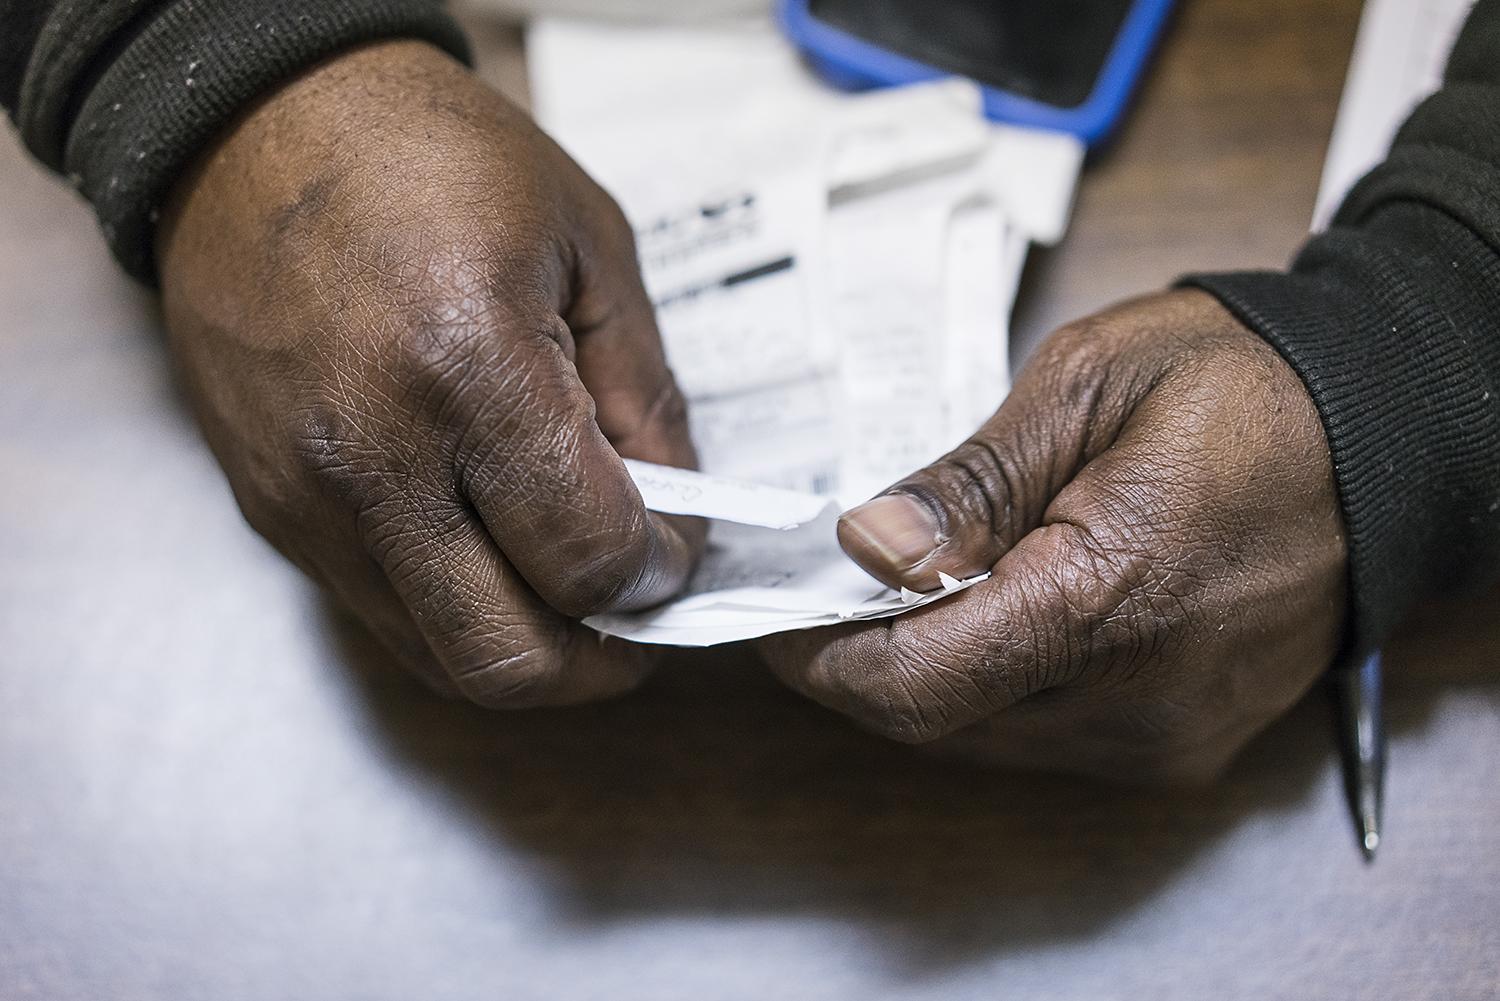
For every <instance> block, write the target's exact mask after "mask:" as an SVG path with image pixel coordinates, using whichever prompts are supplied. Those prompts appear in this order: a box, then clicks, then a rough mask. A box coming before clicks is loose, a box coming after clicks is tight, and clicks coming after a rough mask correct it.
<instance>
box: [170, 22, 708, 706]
mask: <svg viewBox="0 0 1500 1001" xmlns="http://www.w3.org/2000/svg"><path fill="white" fill-rule="evenodd" d="M157 250H158V258H159V263H160V272H161V278H162V302H163V306H164V309H165V313H166V318H167V325H168V329H169V331H170V336H171V343H172V347H173V351H174V354H175V357H176V359H177V362H178V365H179V367H180V369H181V373H182V377H183V379H184V382H185V384H186V386H187V390H188V395H189V397H190V399H191V402H192V405H193V408H194V410H195V412H196V414H197V416H198V419H199V422H200V423H201V425H202V427H203V430H204V432H205V434H206V436H207V438H208V441H209V444H210V445H211V447H212V448H213V450H214V453H215V454H216V455H217V456H218V458H219V461H220V462H221V464H222V465H223V467H224V469H225V471H226V473H227V474H228V477H229V481H230V483H231V485H232V486H233V488H234V492H235V496H236V498H237V499H238V501H239V503H240V507H241V509H242V510H243V511H244V513H245V516H246V517H247V518H248V519H249V521H250V523H251V524H252V525H253V526H254V527H255V528H256V529H257V530H259V531H260V532H261V534H263V535H264V536H265V537H266V538H267V539H269V540H270V541H271V542H272V543H273V544H274V545H275V546H276V547H277V548H278V549H279V550H281V552H283V553H284V554H286V555H287V556H288V557H290V558H291V559H292V560H293V561H294V562H296V563H297V564H298V565H299V566H300V567H302V568H303V569H304V570H305V571H307V572H308V573H309V574H310V575H311V576H313V577H314V578H315V579H317V580H319V581H321V582H322V583H324V584H325V585H327V586H328V587H329V588H330V589H331V590H332V591H333V592H334V593H335V594H337V595H338V596H339V597H340V598H341V599H342V600H343V601H344V602H345V603H346V604H347V605H348V606H349V607H350V608H351V609H353V610H354V611H355V612H356V613H358V614H359V615H360V616H361V617H362V618H363V619H364V621H365V622H366V623H367V624H368V625H369V626H370V627H371V628H372V629H373V631H374V632H375V633H376V634H377V635H378V636H379V637H380V638H381V639H382V640H383V641H384V642H385V644H386V645H387V646H388V647H390V649H391V650H392V651H393V652H395V653H396V654H397V655H398V656H399V657H400V659H401V660H403V661H404V662H405V663H406V664H407V665H408V666H409V667H410V668H411V669H412V670H414V671H416V672H417V673H418V674H419V675H420V676H422V677H423V678H424V679H426V680H427V681H428V682H429V683H431V684H432V685H434V686H435V687H437V688H439V689H440V690H443V691H446V692H450V693H462V694H463V695H466V696H468V697H469V698H472V699H474V700H475V701H477V702H480V703H482V704H485V705H491V706H527V705H537V704H555V703H565V702H574V701H579V700H583V699H588V698H594V697H600V696H606V695H610V694H613V693H616V692H619V691H623V690H625V689H627V688H629V687H631V686H632V685H634V684H635V683H636V682H638V681H639V680H640V679H641V678H642V677H643V676H644V674H645V673H646V672H647V671H648V670H649V667H650V664H649V660H650V653H649V651H647V650H645V649H642V648H639V647H632V646H630V645H628V644H625V643H622V642H619V641H614V640H611V641H608V642H600V640H599V638H598V637H597V636H596V635H595V634H594V633H593V632H592V631H590V630H588V629H586V628H584V627H582V626H581V625H579V624H578V623H577V622H576V619H577V618H578V617H581V616H583V615H586V614H589V613H592V612H596V611H603V610H618V609H630V608H640V607H645V606H648V605H651V604H654V603H656V602H658V601H661V600H662V599H664V598H666V597H668V596H669V595H670V594H672V593H673V592H674V591H676V590H677V589H678V588H679V587H680V586H681V584H682V582H683V581H684V580H685V579H686V576H687V574H688V573H689V572H690V571H691V568H692V565H693V563H694V561H695V559H696V557H697V553H698V551H699V549H700V548H701V544H702V536H703V529H702V525H701V523H698V522H695V521H692V520H689V519H673V518H666V517H660V516H656V515H648V513H647V512H646V511H645V510H644V508H643V506H642V504H641V500H640V496H639V494H638V493H637V492H636V490H635V488H634V486H633V485H632V484H631V482H630V479H629V477H628V475H627V473H626V471H625V468H624V466H623V464H622V463H621V461H620V458H619V456H620V455H626V456H631V457H635V458H640V459H645V460H648V461H652V462H660V463H667V464H671V465H679V466H689V467H691V466H693V465H694V456H693V450H692V446H691V444H690V442H689V440H688V435H687V424H686V411H685V407H684V404H683V400H682V397H681V395H680V394H679V393H678V391H677V388H676V386H675V384H674V383H673V381H672V377H671V375H670V373H669V372H668V370H667V367H666V363H665V360H664V358H663V355H662V349H661V345H660V342H659V339H658V336H657V331H656V327H655V321H654V319H653V316H652V311H651V306H650V303H649V302H648V301H647V298H646V295H645V292H644V290H643V289H642V287H641V283H640V277H639V271H638V268H637V264H636V260H635V249H634V241H633V238H632V235H631V232H630V229H629V228H628V226H627V224H626V222H625V220H624V218H623V216H622V215H621V214H620V212H619V209H618V208H617V207H616V206H615V204H614V203H613V201H611V199H610V198H609V197H608V195H606V194H605V193H604V192H603V191H602V190H600V189H599V188H598V187H597V186H596V185H595V184H594V183H593V182H592V181H590V180H589V179H588V178H587V177H586V176H585V175H584V174H583V172H582V171H581V170H580V169H579V168H578V167H577V166H576V165H575V164H573V162H572V161H571V160H569V159H568V157H567V156H566V155H564V154H563V153H562V151H561V150H559V149H558V148H557V147H556V146H555V145H553V144H552V142H551V141H550V140H548V139H547V138H546V137H545V136H543V135H542V133H541V132H540V131H538V130H537V129H536V127H535V126H534V125H533V124H532V123H531V121H530V120H529V119H528V118H527V117H526V116H525V115H524V114H523V113H522V112H520V111H519V110H517V109H516V108H515V107H513V106H512V105H510V104H509V103H508V102H506V101H505V100H504V99H503V98H502V97H500V96H499V95H498V94H496V93H494V92H493V91H491V90H490V89H488V88H487V87H485V86H484V85H482V84H481V83H480V82H479V81H478V80H476V79H475V78H474V77H473V76H472V75H471V74H470V73H468V72H467V71H466V70H465V69H464V68H463V67H461V66H459V65H458V64H457V63H455V62H454V61H453V60H451V59H450V58H449V57H448V56H446V55H444V54H443V53H441V52H440V51H438V50H437V49H435V48H433V47H431V46H428V45H426V44H424V43H421V42H414V41H396V42H385V43H379V44H373V45H369V46H364V47H361V48H358V49H355V50H352V51H350V52H347V53H345V54H343V55H341V56H339V57H336V58H334V59H331V60H329V61H327V62H325V63H323V64H321V65H319V66H317V67H315V68H313V69H311V70H309V71H308V72H306V73H304V74H302V75H301V76H300V77H298V78H297V79H295V80H293V81H292V82H290V83H288V84H287V85H285V86H283V87H282V88H280V89H279V90H278V91H276V92H275V93H274V94H272V95H271V96H270V97H268V98H267V99H265V100H263V101H262V102H260V103H259V104H258V105H257V106H255V107H254V108H253V109H251V110H250V111H248V112H247V113H246V114H244V115H242V116H241V117H240V118H239V119H238V120H236V122H234V123H233V124H232V125H231V126H230V127H229V128H228V129H227V131H226V132H225V134H224V135H222V136H221V137H220V138H219V139H218V140H217V141H216V143H215V144H214V145H213V147H212V148H211V149H210V150H208V151H207V152H206V153H205V155H204V156H203V157H202V158H201V159H200V161H199V163H198V164H197V165H196V167H195V168H194V169H193V171H192V172H191V173H190V174H189V175H187V176H186V177H185V178H184V179H182V180H181V181H179V183H178V185H177V188H176V189H175V191H174V195H173V199H172V201H171V202H170V204H169V205H168V207H167V210H166V212H165V213H164V216H163V219H162V226H161V230H160V234H159V237H158V245H157ZM617 453H618V454H617Z"/></svg>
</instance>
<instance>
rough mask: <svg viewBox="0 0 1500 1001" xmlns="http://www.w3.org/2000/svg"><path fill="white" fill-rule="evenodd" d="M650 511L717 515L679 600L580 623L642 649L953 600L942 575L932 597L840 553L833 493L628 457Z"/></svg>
mask: <svg viewBox="0 0 1500 1001" xmlns="http://www.w3.org/2000/svg"><path fill="white" fill-rule="evenodd" d="M626 468H627V469H629V471H630V475H631V478H632V479H633V480H634V481H635V483H636V486H637V487H638V488H639V489H640V491H641V497H642V498H643V499H644V500H645V501H646V506H647V507H648V508H650V509H651V510H654V511H664V512H666V513H668V514H691V515H696V516H698V517H704V518H710V519H717V520H714V521H713V522H712V524H711V527H710V531H709V541H708V548H707V551H706V552H705V554H704V557H703V562H702V563H701V564H700V565H699V567H698V570H697V572H696V573H695V574H694V575H693V579H692V580H691V582H690V583H689V584H688V587H687V589H686V590H685V591H684V593H683V595H682V596H681V597H680V598H678V599H676V600H675V601H672V602H669V603H667V604H666V605H663V606H661V607H660V608H655V609H651V610H649V611H646V612H636V613H629V614H616V615H594V616H591V617H589V618H587V619H584V624H585V625H588V626H590V627H591V628H593V629H596V630H598V631H599V632H601V633H605V634H607V635H610V636H621V637H624V638H625V639H629V640H634V641H636V642H638V643H657V644H665V645H670V646H713V645H715V644H718V643H730V642H734V641H737V640H747V639H754V638H756V637H759V636H766V635H769V634H771V633H778V632H785V631H787V630H791V629H811V628H813V627H814V626H823V625H835V624H837V623H840V622H857V621H862V620H866V619H876V618H885V617H888V616H892V615H899V614H901V613H902V612H907V611H910V610H912V609H914V608H920V607H922V606H923V605H928V604H931V603H932V602H934V601H937V600H939V599H942V598H946V597H948V596H949V595H952V594H956V593H958V592H959V591H962V590H964V589H965V588H967V587H970V586H972V585H974V584H977V583H979V581H981V580H984V579H985V578H986V577H987V576H988V574H985V575H981V576H979V577H974V578H971V579H969V580H955V579H954V578H952V577H948V576H946V575H944V576H943V577H942V583H943V587H942V588H941V589H939V590H937V591H933V592H930V593H928V594H915V593H913V592H911V591H905V590H902V591H893V590H891V589H890V588H888V587H886V586H885V585H884V584H882V583H880V582H879V581H877V580H875V578H873V577H871V576H870V575H869V574H867V573H865V572H864V571H863V570H861V569H860V568H859V566H858V565H857V564H856V563H855V562H854V561H853V560H851V559H849V557H848V556H846V555H844V551H843V550H842V549H840V548H839V544H838V536H837V524H838V516H839V508H838V505H837V504H835V503H833V502H831V501H830V500H829V499H828V498H827V497H819V496H817V495H816V494H800V493H796V492H794V491H790V490H778V489H774V488H770V487H765V486H762V485H760V484H757V483H743V482H735V481H732V480H728V479H725V478H724V477H719V476H708V475H705V474H702V473H695V472H692V471H690V470H686V469H673V468H670V467H666V466H656V465H652V464H651V463H646V462H637V461H634V460H630V459H627V460H626Z"/></svg>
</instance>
